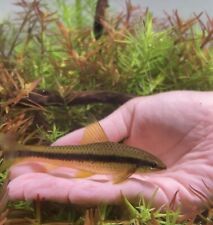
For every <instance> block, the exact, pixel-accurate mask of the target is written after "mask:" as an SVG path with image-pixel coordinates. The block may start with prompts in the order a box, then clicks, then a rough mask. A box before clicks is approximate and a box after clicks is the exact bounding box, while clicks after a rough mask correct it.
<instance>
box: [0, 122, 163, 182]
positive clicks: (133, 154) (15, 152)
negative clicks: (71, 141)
mask: <svg viewBox="0 0 213 225" xmlns="http://www.w3.org/2000/svg"><path fill="white" fill-rule="evenodd" d="M0 148H1V154H0V157H1V158H2V159H3V163H2V165H1V166H0V172H1V171H3V170H6V169H8V168H10V167H11V165H14V164H18V163H23V161H24V160H25V161H27V160H30V159H34V160H36V161H38V160H39V161H41V162H45V163H46V165H47V166H46V172H49V171H51V169H53V168H58V167H68V168H74V169H76V170H77V172H76V174H75V175H74V178H86V177H90V176H92V175H94V174H105V175H111V177H112V182H113V183H114V184H117V183H121V182H124V181H125V180H127V178H129V177H130V176H131V175H132V174H134V173H141V172H142V173H144V172H151V171H156V170H162V169H166V165H165V164H164V163H163V162H162V161H161V160H160V159H158V158H157V157H156V156H154V155H153V154H151V153H148V152H146V151H144V150H142V149H139V148H135V147H132V146H129V145H126V144H124V143H117V142H110V141H109V139H108V137H107V135H106V133H105V132H104V130H103V128H102V127H101V125H100V123H99V122H95V123H92V124H90V125H88V126H86V127H85V130H84V133H83V137H82V139H81V142H80V144H79V145H69V146H39V145H24V144H19V143H17V142H14V141H11V140H10V138H9V137H8V136H7V135H5V134H3V133H1V134H0Z"/></svg>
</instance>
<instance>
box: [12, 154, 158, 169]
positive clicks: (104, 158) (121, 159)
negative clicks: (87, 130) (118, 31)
mask: <svg viewBox="0 0 213 225" xmlns="http://www.w3.org/2000/svg"><path fill="white" fill-rule="evenodd" d="M15 157H18V158H22V157H38V158H46V159H55V160H63V161H72V160H76V161H80V162H83V161H87V162H103V163H121V164H125V163H128V164H133V165H136V166H137V167H152V168H156V167H157V165H156V163H155V162H150V161H147V160H143V159H138V158H133V157H127V156H117V155H97V154H86V153H85V154H82V153H81V154H79V153H69V154H67V153H58V152H57V153H55V152H52V153H47V152H35V151H16V153H15Z"/></svg>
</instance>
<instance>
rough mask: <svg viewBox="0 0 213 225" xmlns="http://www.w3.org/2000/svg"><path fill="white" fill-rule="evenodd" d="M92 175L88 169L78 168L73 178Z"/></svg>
mask: <svg viewBox="0 0 213 225" xmlns="http://www.w3.org/2000/svg"><path fill="white" fill-rule="evenodd" d="M92 175H94V173H92V172H89V171H86V170H79V171H78V172H77V173H76V174H75V176H74V178H86V177H90V176H92Z"/></svg>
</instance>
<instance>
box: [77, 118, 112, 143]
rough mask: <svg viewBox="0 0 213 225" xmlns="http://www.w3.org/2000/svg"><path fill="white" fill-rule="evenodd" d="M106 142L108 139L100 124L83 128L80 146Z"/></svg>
mask: <svg viewBox="0 0 213 225" xmlns="http://www.w3.org/2000/svg"><path fill="white" fill-rule="evenodd" d="M107 141H109V139H108V137H107V135H106V134H105V132H104V130H103V128H102V127H101V125H100V123H99V122H95V123H92V124H90V125H88V126H86V127H85V130H84V134H83V137H82V139H81V142H80V144H82V145H84V144H91V143H97V142H107Z"/></svg>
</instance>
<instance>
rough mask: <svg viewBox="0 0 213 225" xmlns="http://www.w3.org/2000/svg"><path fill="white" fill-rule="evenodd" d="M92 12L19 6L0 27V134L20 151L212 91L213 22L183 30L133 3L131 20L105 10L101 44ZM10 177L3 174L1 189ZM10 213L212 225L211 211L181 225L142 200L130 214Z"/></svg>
mask: <svg viewBox="0 0 213 225" xmlns="http://www.w3.org/2000/svg"><path fill="white" fill-rule="evenodd" d="M96 2H97V1H94V0H85V1H80V0H76V1H75V2H74V3H73V5H71V4H68V3H67V2H66V1H64V0H56V1H54V4H55V6H56V7H55V8H56V9H57V10H55V8H54V9H52V8H51V7H50V6H49V5H48V4H47V3H45V2H44V1H39V0H32V1H31V2H29V1H24V0H19V1H16V5H17V7H19V13H17V14H15V15H13V16H12V18H11V19H7V20H3V21H2V22H1V23H0V43H1V44H0V131H1V132H6V133H7V132H10V133H15V134H17V138H18V139H19V140H20V141H21V142H22V143H30V144H41V143H42V144H50V143H52V142H53V141H55V140H56V139H57V138H58V137H60V136H63V135H64V134H65V133H68V132H70V131H72V130H74V129H76V128H79V127H81V126H84V125H86V124H87V123H88V121H89V122H91V115H95V117H96V119H100V118H103V117H104V116H106V115H108V114H109V113H110V112H112V111H113V110H114V109H115V108H117V107H118V105H120V104H122V103H123V102H125V101H126V100H128V99H130V98H131V97H133V96H138V95H150V94H153V93H159V92H162V91H169V90H177V89H178V90H181V89H184V90H185V89H193V90H212V88H213V49H212V40H213V20H212V18H210V17H209V16H208V15H202V14H199V15H194V17H193V18H189V19H187V20H183V19H182V18H181V17H180V16H179V14H178V12H177V11H175V12H174V13H173V14H172V15H165V18H162V19H161V18H155V17H154V15H152V14H151V12H149V11H148V10H144V11H143V10H141V9H138V8H137V7H135V6H133V5H132V4H131V2H130V1H127V3H126V12H121V13H119V14H116V15H115V14H112V13H110V9H107V15H106V18H104V20H103V27H104V32H103V34H102V35H101V37H100V38H98V39H96V38H95V35H94V33H93V20H94V14H95V6H96ZM201 16H206V18H207V19H206V22H203V21H202V20H201ZM103 90H104V91H103ZM117 92H119V93H120V94H119V96H118V95H117ZM115 94H116V97H118V100H117V101H116V102H113V101H112V99H113V97H112V96H114V95H115ZM124 95H125V96H124ZM82 96H83V101H82ZM45 99H48V101H46V100H45ZM106 99H108V100H106ZM74 100H75V101H74ZM106 103H107V104H106ZM5 177H6V175H5V174H0V184H1V183H3V180H5ZM8 209H9V211H8V212H6V213H3V214H2V215H1V216H0V224H1V221H4V220H5V221H7V222H6V224H14V225H15V224H87V225H89V224H102V225H106V224H107V225H109V224H114V225H117V224H135V225H136V224H137V225H138V224H156V225H158V224H166V225H170V224H171V225H172V224H190V225H193V224H209V225H210V224H211V223H212V216H213V209H212V202H210V204H209V207H207V209H206V210H204V212H198V213H197V214H196V215H195V216H194V218H193V219H191V220H190V221H184V222H181V221H180V217H181V215H180V214H179V212H178V211H174V210H171V209H168V211H166V212H161V211H160V210H158V209H154V208H152V206H151V205H150V204H149V203H147V202H145V201H144V200H141V201H140V202H139V203H138V205H137V206H133V205H131V203H130V202H129V201H128V199H126V198H125V197H124V204H123V205H122V206H120V207H117V206H105V205H104V206H98V207H97V208H95V209H84V208H82V209H76V207H75V206H71V205H62V204H58V203H51V202H39V201H35V202H24V201H21V202H10V203H9V204H8ZM126 211H127V212H128V213H126V214H125V213H124V212H126ZM5 218H7V219H5ZM23 218H24V219H23Z"/></svg>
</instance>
